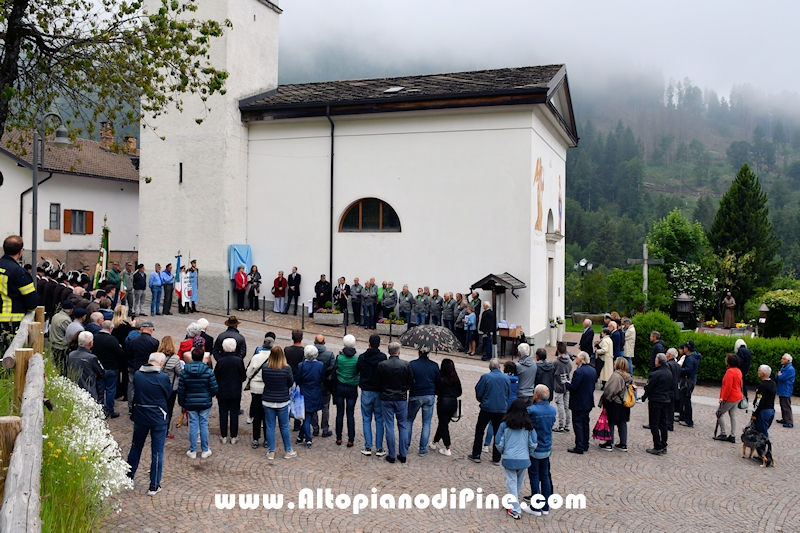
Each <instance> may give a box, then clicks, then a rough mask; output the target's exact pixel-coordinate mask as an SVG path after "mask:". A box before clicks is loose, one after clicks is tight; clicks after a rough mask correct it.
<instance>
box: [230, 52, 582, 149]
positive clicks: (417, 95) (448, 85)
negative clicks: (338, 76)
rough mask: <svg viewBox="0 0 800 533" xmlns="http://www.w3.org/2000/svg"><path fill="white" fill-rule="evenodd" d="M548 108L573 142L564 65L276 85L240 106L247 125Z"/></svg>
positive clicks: (244, 100)
mask: <svg viewBox="0 0 800 533" xmlns="http://www.w3.org/2000/svg"><path fill="white" fill-rule="evenodd" d="M524 104H546V105H547V107H548V108H550V110H551V111H552V112H553V114H554V115H555V117H556V119H557V122H558V123H559V125H560V126H561V127H562V128H564V130H565V132H566V133H567V134H568V136H569V137H570V138H571V140H572V141H573V142H574V143H577V140H578V136H577V129H576V126H575V119H574V116H573V113H572V102H571V99H570V96H569V86H568V84H567V78H566V67H565V66H564V65H544V66H534V67H521V68H502V69H494V70H476V71H471V72H456V73H450V74H429V75H424V76H402V77H397V78H372V79H359V80H343V81H327V82H317V83H297V84H290V85H280V86H278V87H277V88H276V89H273V90H271V91H267V92H265V93H262V94H259V95H256V96H252V97H250V98H245V99H243V100H240V101H239V109H240V111H241V112H242V119H243V120H245V121H257V120H265V119H266V120H273V119H283V118H301V117H318V116H326V115H328V114H330V115H331V116H336V115H355V114H363V113H386V112H395V111H416V110H423V109H446V108H458V107H481V106H495V105H524Z"/></svg>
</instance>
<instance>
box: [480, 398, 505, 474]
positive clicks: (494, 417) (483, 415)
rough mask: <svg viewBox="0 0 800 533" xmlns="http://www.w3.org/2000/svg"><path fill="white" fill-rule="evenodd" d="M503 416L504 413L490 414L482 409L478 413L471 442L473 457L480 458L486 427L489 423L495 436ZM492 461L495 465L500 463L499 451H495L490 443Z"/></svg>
mask: <svg viewBox="0 0 800 533" xmlns="http://www.w3.org/2000/svg"><path fill="white" fill-rule="evenodd" d="M504 415H505V413H490V412H488V411H484V410H483V409H481V411H480V412H479V413H478V424H477V425H476V426H475V440H473V441H472V455H473V457H480V456H481V446H482V445H483V435H484V434H485V433H486V426H488V425H489V422H491V423H492V429H493V430H494V434H495V435H497V430H498V429H500V424H502V423H503V416H504ZM492 461H494V462H495V463H498V462H500V450H498V449H497V446H495V445H494V442H492Z"/></svg>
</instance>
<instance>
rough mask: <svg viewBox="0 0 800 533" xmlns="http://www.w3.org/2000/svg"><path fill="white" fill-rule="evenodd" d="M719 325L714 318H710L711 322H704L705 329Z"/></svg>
mask: <svg viewBox="0 0 800 533" xmlns="http://www.w3.org/2000/svg"><path fill="white" fill-rule="evenodd" d="M717 324H719V320H717V319H716V318H712V319H711V320H706V327H707V328H715V327H717Z"/></svg>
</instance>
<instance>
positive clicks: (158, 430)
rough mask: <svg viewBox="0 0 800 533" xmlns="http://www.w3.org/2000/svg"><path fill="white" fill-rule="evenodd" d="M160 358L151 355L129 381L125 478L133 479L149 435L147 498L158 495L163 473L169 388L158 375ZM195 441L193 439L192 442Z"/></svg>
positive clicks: (160, 355)
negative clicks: (132, 384) (133, 391)
mask: <svg viewBox="0 0 800 533" xmlns="http://www.w3.org/2000/svg"><path fill="white" fill-rule="evenodd" d="M164 359H165V357H164V354H162V353H158V352H156V353H153V354H151V355H150V357H149V358H148V361H147V364H146V365H144V366H142V367H141V368H140V369H139V370H138V371H137V372H136V373H135V374H134V375H133V379H132V380H131V381H135V382H136V385H135V389H136V397H135V398H134V399H133V442H132V443H131V449H130V451H129V452H128V464H129V465H130V466H131V471H130V472H129V473H128V477H130V478H131V479H133V478H134V476H135V475H136V470H137V468H138V467H139V459H140V458H141V456H142V450H143V449H144V443H145V439H147V434H148V433H150V449H151V456H150V487H149V489H148V490H147V495H148V496H155V495H156V494H158V493H159V492H161V472H162V471H163V469H164V443H165V442H166V440H165V439H166V436H167V430H168V428H169V421H168V420H167V398H168V397H169V395H170V393H171V391H172V388H171V387H170V384H169V378H168V377H167V376H166V375H165V374H163V373H162V372H161V367H162V366H163V365H164ZM196 440H197V439H195V441H196Z"/></svg>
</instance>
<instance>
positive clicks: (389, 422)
mask: <svg viewBox="0 0 800 533" xmlns="http://www.w3.org/2000/svg"><path fill="white" fill-rule="evenodd" d="M381 409H383V428H384V431H385V432H386V447H387V448H389V457H391V458H392V459H394V458H395V457H397V456H398V455H399V456H400V457H405V456H406V455H407V454H408V401H407V400H398V401H384V400H381ZM395 416H396V417H397V433H398V441H399V442H398V447H397V449H396V450H395V441H394V419H395ZM428 433H430V428H429V429H428ZM395 452H396V453H395Z"/></svg>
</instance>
